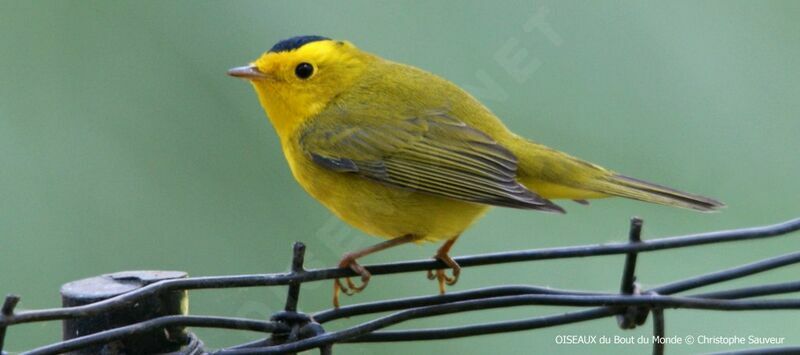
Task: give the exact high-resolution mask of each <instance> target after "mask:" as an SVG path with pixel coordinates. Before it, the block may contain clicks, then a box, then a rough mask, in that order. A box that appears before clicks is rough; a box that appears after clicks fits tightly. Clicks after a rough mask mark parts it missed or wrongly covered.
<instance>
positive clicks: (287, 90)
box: [228, 36, 724, 307]
mask: <svg viewBox="0 0 800 355" xmlns="http://www.w3.org/2000/svg"><path fill="white" fill-rule="evenodd" d="M228 74H229V75H231V76H234V77H239V78H244V79H247V80H249V81H250V83H251V84H252V85H253V87H254V88H255V91H256V93H257V94H258V99H259V100H260V102H261V105H262V106H263V107H264V110H265V111H266V114H267V116H268V117H269V119H270V121H271V122H272V125H273V126H274V128H275V131H276V132H277V134H278V137H280V141H281V145H282V147H283V152H284V155H285V156H286V160H287V161H288V162H289V167H290V168H291V171H292V174H293V175H294V177H295V179H296V180H297V181H298V182H299V183H300V185H301V186H302V187H303V188H304V189H305V190H306V191H307V192H308V193H309V194H310V195H311V196H313V197H314V198H316V199H317V200H319V201H320V202H321V203H322V204H323V205H325V206H326V207H327V208H328V209H330V210H331V211H332V212H333V213H334V214H335V215H337V216H338V217H339V218H341V219H342V220H344V221H345V222H347V223H349V224H351V225H352V226H354V227H356V228H358V229H360V230H362V231H364V232H365V233H367V234H370V235H374V236H377V237H382V238H385V239H387V240H386V241H384V242H382V243H379V244H376V245H374V246H371V247H369V248H366V249H363V250H359V251H356V252H352V253H347V254H344V256H343V257H342V259H341V261H340V262H339V266H340V267H349V268H351V269H352V270H353V271H354V272H355V273H357V274H358V275H360V276H361V280H362V283H361V285H356V284H355V282H353V281H351V280H350V278H345V282H342V281H341V280H338V279H337V280H336V281H335V282H334V305H335V306H336V307H338V305H339V299H338V296H339V292H340V290H341V291H344V292H345V293H346V294H348V295H350V294H353V293H357V292H360V291H361V290H363V289H364V287H365V286H366V285H367V283H368V282H369V278H370V273H369V272H368V271H367V270H366V269H365V268H364V267H362V266H361V265H359V264H358V262H357V261H356V260H357V259H358V258H360V257H362V256H365V255H367V254H371V253H374V252H377V251H380V250H384V249H387V248H389V247H393V246H396V245H400V244H404V243H409V242H417V243H419V242H436V241H445V242H444V244H443V245H442V247H441V248H439V250H438V252H437V253H436V255H435V258H437V259H439V260H441V261H442V262H443V263H444V264H445V265H447V266H448V267H449V268H450V269H452V276H450V275H447V274H446V273H445V272H444V270H436V271H429V272H428V277H429V278H430V279H436V280H438V283H439V290H440V292H442V293H443V292H444V290H445V284H448V285H452V284H455V283H456V281H457V280H458V276H459V274H460V267H459V266H458V264H457V263H456V262H455V261H454V260H453V259H452V258H451V257H450V256H449V251H450V248H451V247H452V246H453V243H455V241H456V239H457V238H458V237H459V235H461V233H462V232H463V231H464V230H465V229H467V228H468V227H469V226H470V225H471V224H472V223H473V222H474V221H475V220H476V219H478V218H479V217H480V216H482V215H483V214H484V213H485V212H486V211H487V209H488V208H489V206H502V207H512V208H521V209H530V210H538V211H546V212H555V213H564V209H562V208H561V207H559V206H558V205H556V204H555V203H553V202H552V201H551V200H553V199H571V200H575V201H578V202H580V203H583V204H585V203H587V202H586V200H587V199H595V198H603V197H611V196H618V197H626V198H630V199H635V200H640V201H645V202H652V203H657V204H661V205H667V206H675V207H683V208H689V209H693V210H698V211H713V210H716V209H718V208H720V207H722V206H724V205H723V204H722V203H720V202H719V201H716V200H714V199H711V198H708V197H703V196H699V195H694V194H689V193H685V192H681V191H678V190H675V189H672V188H669V187H665V186H662V185H657V184H653V183H649V182H646V181H642V180H639V179H635V178H631V177H628V176H625V175H621V174H618V173H616V172H614V171H611V170H608V169H605V168H603V167H600V166H598V165H595V164H592V163H589V162H586V161H583V160H580V159H578V158H575V157H572V156H570V155H568V154H565V153H562V152H559V151H556V150H554V149H551V148H548V147H545V146H543V145H541V144H537V143H535V142H532V141H530V140H528V139H525V138H523V137H520V136H518V135H516V134H514V133H513V132H511V131H510V130H509V129H508V128H506V127H505V126H504V125H503V123H502V122H501V121H500V120H499V119H498V118H497V117H496V116H495V115H494V114H492V112H491V111H489V109H487V108H486V107H485V106H483V105H482V104H481V103H480V102H478V101H477V100H476V99H475V98H474V97H472V96H471V95H470V94H468V93H467V92H465V91H464V90H462V89H461V88H459V87H458V86H456V85H455V84H453V83H451V82H449V81H447V80H445V79H442V78H440V77H438V76H436V75H434V74H431V73H428V72H426V71H423V70H420V69H417V68H414V67H411V66H408V65H404V64H399V63H395V62H392V61H389V60H386V59H383V58H380V57H378V56H376V55H374V54H370V53H367V52H364V51H362V50H360V49H358V48H356V47H355V46H354V45H353V44H351V43H349V42H347V41H337V40H332V39H330V38H326V37H321V36H300V37H293V38H289V39H286V40H283V41H280V42H278V43H277V44H275V45H274V46H273V47H272V48H271V49H270V50H269V51H267V52H266V53H264V54H263V55H262V56H261V57H260V58H258V59H257V60H256V61H255V62H253V63H251V64H250V65H247V66H243V67H238V68H234V69H231V70H230V71H229V72H228Z"/></svg>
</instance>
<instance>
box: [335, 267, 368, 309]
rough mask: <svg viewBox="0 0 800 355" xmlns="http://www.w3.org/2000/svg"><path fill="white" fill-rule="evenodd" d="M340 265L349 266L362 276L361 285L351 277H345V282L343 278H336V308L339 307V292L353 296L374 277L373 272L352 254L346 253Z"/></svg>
mask: <svg viewBox="0 0 800 355" xmlns="http://www.w3.org/2000/svg"><path fill="white" fill-rule="evenodd" d="M339 267H349V268H350V269H351V270H353V271H354V272H355V273H357V274H359V275H360V276H361V285H356V284H355V282H353V280H351V279H350V277H345V278H344V280H345V283H346V285H345V283H342V280H341V279H338V278H337V279H336V280H335V281H334V283H333V306H334V307H335V308H339V292H340V291H341V292H343V293H344V294H345V295H348V296H352V295H355V294H356V293H359V292H361V291H363V290H364V289H365V288H366V287H367V284H369V279H370V278H371V277H372V274H370V273H369V271H367V269H365V268H364V267H363V266H361V265H360V264H359V263H358V262H356V259H355V258H353V257H352V256H351V255H345V257H343V258H342V260H341V261H340V262H339Z"/></svg>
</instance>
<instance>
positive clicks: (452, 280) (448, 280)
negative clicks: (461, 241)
mask: <svg viewBox="0 0 800 355" xmlns="http://www.w3.org/2000/svg"><path fill="white" fill-rule="evenodd" d="M458 237H459V236H455V237H454V238H453V239H449V240H448V241H446V242H445V243H444V244H442V247H441V248H439V250H437V251H436V255H434V256H433V257H434V258H436V259H439V260H441V261H442V262H443V263H445V264H447V266H448V267H450V269H453V276H447V273H446V272H445V270H442V269H436V270H428V279H429V280H433V279H436V280H438V281H439V293H441V294H444V285H445V284H447V285H449V286H452V285H455V284H456V282H458V275H460V274H461V266H459V265H458V263H457V262H456V261H455V260H453V258H451V257H450V254H449V253H450V248H452V247H453V244H455V243H456V240H458Z"/></svg>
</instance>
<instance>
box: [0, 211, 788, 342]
mask: <svg viewBox="0 0 800 355" xmlns="http://www.w3.org/2000/svg"><path fill="white" fill-rule="evenodd" d="M641 229H642V221H641V220H640V219H638V218H633V219H632V220H631V227H630V233H629V240H628V241H627V242H625V243H610V244H601V245H584V246H572V247H563V248H548V249H533V250H523V251H511V252H502V253H491V254H481V255H472V256H463V257H456V258H454V259H455V260H456V261H457V262H458V263H459V264H460V265H461V266H462V267H475V266H482V265H492V264H501V263H512V262H523V261H534V260H545V259H561V258H576V257H591V256H599V255H611V254H625V266H624V268H623V272H622V278H621V283H620V292H619V293H615V294H609V293H596V292H583V291H572V290H558V289H552V288H544V287H537V286H529V285H516V286H513V285H512V286H495V287H487V288H481V289H475V290H468V291H462V292H452V293H447V294H444V295H434V296H422V297H410V298H399V299H391V300H383V301H377V302H370V303H363V304H355V305H349V306H343V307H340V308H335V309H327V310H323V311H320V312H317V313H314V314H304V313H301V312H298V311H297V303H298V300H299V296H300V290H301V285H302V284H303V283H306V282H312V281H319V280H329V279H334V278H341V277H346V276H356V275H355V273H354V272H352V271H351V270H350V269H341V268H329V269H313V270H306V269H304V268H303V262H304V260H303V259H304V255H305V254H304V253H305V246H304V245H303V244H302V243H296V244H295V246H294V251H293V253H294V254H293V261H292V267H291V271H290V272H286V273H275V274H257V275H237V276H212V277H192V278H175V279H167V280H162V281H158V282H155V283H152V284H149V285H146V286H143V287H141V288H138V289H136V290H134V291H130V292H126V293H123V294H120V295H118V296H115V297H112V298H108V299H105V300H100V301H97V302H92V303H89V304H85V305H79V306H74V307H64V308H54V309H43V310H32V311H22V312H15V311H14V308H15V306H16V304H17V302H18V301H19V297H17V296H14V295H9V296H7V297H6V299H5V302H4V304H3V305H2V309H0V351H2V345H3V340H4V338H5V334H6V330H7V328H8V327H11V326H14V325H18V324H23V323H31V322H44V321H53V320H67V321H70V320H80V319H85V318H91V317H97V316H99V315H103V314H106V313H109V312H117V313H119V312H123V313H124V312H127V311H129V310H131V309H132V308H133V307H135V305H140V304H141V302H142V301H144V300H147V299H151V298H153V297H159V296H160V295H164V294H166V293H170V292H173V293H174V292H182V293H185V291H188V290H198V289H217V288H235V287H269V286H289V287H288V294H287V297H286V303H285V306H284V310H283V311H282V312H279V313H277V314H274V315H273V316H272V317H271V319H269V320H259V319H244V318H233V317H214V316H198V315H183V314H175V315H161V316H151V317H150V318H149V319H144V320H140V321H136V322H132V323H131V324H125V325H120V326H115V327H111V328H108V329H101V330H99V331H97V332H94V333H91V334H82V333H81V334H79V335H78V336H75V337H71V338H69V339H65V340H64V341H61V342H57V343H54V344H49V345H45V346H42V347H39V348H36V349H32V350H29V351H25V352H23V354H38V355H44V354H59V353H64V352H71V351H80V350H81V349H86V348H88V347H92V346H98V345H102V344H108V343H111V342H114V341H118V340H120V339H126V338H130V337H135V336H142V335H146V334H153V332H161V333H164V332H167V333H170V332H173V334H176V333H174V330H175V329H178V330H180V332H179V333H177V334H182V336H180V337H179V339H178V340H179V341H180V342H181V343H182V344H183V347H182V348H181V350H180V352H176V353H180V354H204V353H209V351H206V350H203V346H204V345H203V344H202V342H201V341H199V339H197V338H196V337H195V336H194V335H193V334H192V333H188V332H183V330H184V328H185V327H197V328H199V327H206V328H219V329H235V330H248V331H256V332H263V333H265V337H264V339H262V340H258V341H255V342H250V343H246V344H241V345H238V346H233V347H229V348H224V349H219V350H216V351H211V352H210V353H213V354H227V355H232V354H286V353H296V352H300V351H303V350H308V349H314V348H317V349H319V351H320V353H321V354H331V353H332V351H333V346H334V344H338V343H358V342H398V341H424V340H440V339H450V338H459V337H469V336H477V335H486V334H494V333H503V332H513V331H522V330H531V329H537V328H545V327H553V326H558V325H564V324H571V323H577V322H583V321H588V320H592V319H597V318H604V317H612V316H614V317H616V319H617V323H618V325H619V327H621V328H623V329H631V328H635V327H636V326H639V325H643V324H644V323H645V321H646V319H647V318H648V316H649V315H650V314H652V318H653V322H652V323H653V340H654V341H653V342H652V346H653V353H654V354H663V353H664V351H665V345H666V344H665V341H662V340H664V339H666V334H665V324H664V323H665V321H664V311H665V309H674V308H684V309H703V310H718V311H746V310H759V311H767V310H798V309H800V298H798V297H794V298H781V299H776V298H769V299H765V298H763V297H764V296H774V295H779V294H787V293H793V292H798V291H800V280H789V281H786V282H782V283H776V284H766V285H759V286H752V287H744V288H735V289H729V290H724V291H715V292H706V293H688V294H686V292H687V291H691V290H693V289H696V288H700V287H703V286H707V285H711V284H716V283H721V282H724V281H729V280H734V279H738V278H742V277H746V276H750V275H754V274H757V273H761V272H764V271H768V270H773V269H776V268H780V267H785V266H788V265H793V264H796V263H800V251H798V252H792V253H788V254H784V255H780V256H775V257H771V258H768V259H764V260H760V261H756V262H753V263H749V264H745V265H741V266H737V267H733V268H729V269H725V270H720V271H716V272H712V273H708V274H703V275H699V276H695V277H691V278H687V279H683V280H677V281H674V282H670V283H667V284H664V285H661V286H657V287H654V288H651V289H647V290H643V289H640V287H639V285H638V284H637V283H636V282H635V281H636V277H635V274H636V259H637V255H638V253H643V252H652V251H657V250H665V249H674V248H685V247H692V246H699V245H705V244H716V243H725V242H735V241H743V240H752V239H762V238H771V237H777V236H782V235H787V234H789V233H791V232H794V231H797V230H798V229H800V219H794V220H790V221H786V222H783V223H779V224H775V225H770V226H763V227H754V228H745V229H737V230H727V231H717V232H710V233H702V234H693V235H685V236H677V237H667V238H660V239H654V240H648V241H642V240H641V237H640V236H641ZM366 268H367V270H369V271H370V273H372V275H376V276H377V275H390V274H398V273H408V272H419V271H425V270H430V269H439V268H446V265H445V264H444V263H442V262H440V261H438V260H415V261H406V262H398V263H388V264H376V265H369V266H366ZM677 294H681V295H677ZM530 305H548V306H569V307H576V308H583V309H581V310H576V311H571V312H567V313H560V314H554V315H548V316H540V317H534V318H529V319H518V320H509V321H501V322H493V323H483V324H471V325H460V326H453V327H447V328H436V329H412V330H384V329H385V328H387V327H390V326H392V325H396V324H399V323H402V322H406V321H409V320H412V319H418V318H424V317H435V316H441V315H446V314H454V313H461V312H473V311H479V310H486V309H496V308H507V307H516V306H530ZM387 312H392V313H389V314H388V315H379V316H376V318H373V319H370V320H367V321H364V322H362V323H360V324H357V325H354V326H351V327H347V328H344V329H340V330H336V331H326V330H325V327H324V326H327V325H328V324H330V323H331V322H334V321H336V320H339V319H342V318H346V317H353V316H365V315H375V314H384V313H387ZM798 330H799V331H800V329H798ZM65 334H66V333H65ZM173 340H174V339H173ZM750 352H757V353H800V344H797V345H796V346H783V347H778V348H775V347H773V348H762V349H750V350H746V351H741V352H740V353H750Z"/></svg>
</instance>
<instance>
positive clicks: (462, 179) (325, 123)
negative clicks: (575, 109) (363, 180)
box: [299, 111, 564, 213]
mask: <svg viewBox="0 0 800 355" xmlns="http://www.w3.org/2000/svg"><path fill="white" fill-rule="evenodd" d="M299 143H300V145H301V147H302V149H303V150H304V152H305V154H307V155H308V156H309V157H310V158H311V159H312V160H313V161H314V162H315V163H317V164H318V165H320V166H323V167H325V168H327V169H331V170H334V171H338V172H342V173H352V174H358V175H361V176H364V177H367V178H370V179H373V180H377V181H379V182H382V183H385V184H388V185H392V186H396V187H401V188H406V189H411V190H414V191H420V192H425V193H429V194H434V195H438V196H444V197H448V198H453V199H457V200H462V201H469V202H476V203H483V204H488V205H495V206H505V207H514V208H524V209H535V210H545V211H552V212H561V213H563V212H564V210H563V209H562V208H561V207H559V206H557V205H555V204H553V203H552V202H550V201H549V200H546V199H544V198H542V197H540V196H538V195H536V194H535V193H533V192H531V191H529V190H528V189H526V188H525V187H524V186H523V185H521V184H520V183H519V182H517V180H516V179H515V177H516V171H517V159H516V157H515V156H514V154H512V153H511V152H510V151H509V150H508V149H506V148H504V147H502V146H501V145H499V144H498V143H497V142H495V141H494V140H493V139H492V138H491V137H489V136H487V135H486V134H484V133H483V132H480V131H478V130H476V129H474V128H471V127H469V126H468V125H466V124H464V123H463V122H461V121H459V120H457V119H454V118H452V117H449V116H448V115H446V114H442V113H429V114H424V115H419V117H413V118H408V119H379V118H378V119H376V118H375V117H354V116H353V114H347V113H342V112H339V113H336V112H330V111H329V112H327V113H322V114H321V115H320V116H317V117H315V118H314V119H313V120H312V121H311V122H309V124H308V125H306V127H305V129H304V130H303V131H302V133H301V135H300V137H299Z"/></svg>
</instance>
